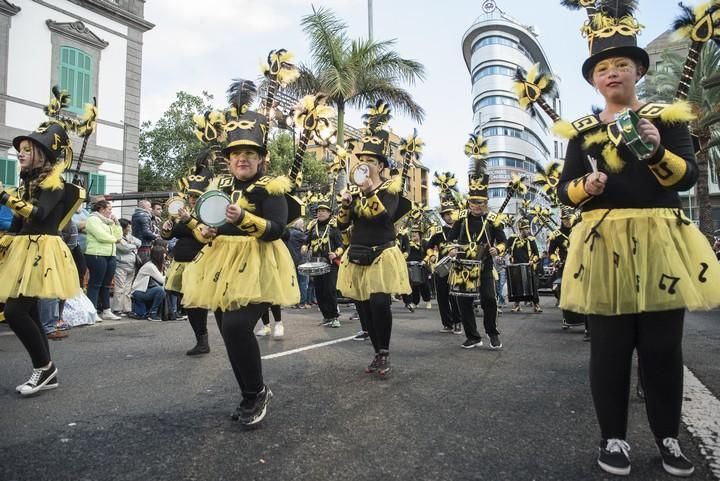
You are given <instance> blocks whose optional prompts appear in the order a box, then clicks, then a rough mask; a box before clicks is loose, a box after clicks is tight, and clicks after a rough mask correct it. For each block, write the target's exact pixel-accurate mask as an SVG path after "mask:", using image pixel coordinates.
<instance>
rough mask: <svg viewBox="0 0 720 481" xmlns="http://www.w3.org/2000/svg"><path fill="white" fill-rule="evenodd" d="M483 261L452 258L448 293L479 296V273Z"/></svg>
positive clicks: (477, 297)
mask: <svg viewBox="0 0 720 481" xmlns="http://www.w3.org/2000/svg"><path fill="white" fill-rule="evenodd" d="M482 268H483V261H475V260H469V259H454V260H453V261H452V267H451V269H450V275H449V277H448V284H449V285H450V295H451V296H459V297H472V298H475V299H479V298H480V273H481V272H482Z"/></svg>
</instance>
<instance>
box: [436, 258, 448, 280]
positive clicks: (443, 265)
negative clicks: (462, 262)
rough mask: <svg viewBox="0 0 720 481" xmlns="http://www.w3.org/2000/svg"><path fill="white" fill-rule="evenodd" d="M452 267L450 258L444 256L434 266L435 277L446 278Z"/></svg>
mask: <svg viewBox="0 0 720 481" xmlns="http://www.w3.org/2000/svg"><path fill="white" fill-rule="evenodd" d="M451 267H452V257H450V256H445V257H443V258H442V259H440V260H439V261H438V262H437V264H435V275H437V276H438V277H447V275H448V274H450V268H451Z"/></svg>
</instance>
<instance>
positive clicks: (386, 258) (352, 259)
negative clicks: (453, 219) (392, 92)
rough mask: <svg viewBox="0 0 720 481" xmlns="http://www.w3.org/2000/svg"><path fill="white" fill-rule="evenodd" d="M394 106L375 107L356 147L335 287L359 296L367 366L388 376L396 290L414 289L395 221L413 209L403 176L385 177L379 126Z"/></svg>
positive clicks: (384, 140) (385, 147)
mask: <svg viewBox="0 0 720 481" xmlns="http://www.w3.org/2000/svg"><path fill="white" fill-rule="evenodd" d="M389 117H390V109H389V108H388V106H387V105H386V104H384V103H382V102H378V104H377V105H376V106H375V107H374V108H372V109H371V113H370V115H369V116H368V122H367V124H368V134H367V135H366V136H365V137H364V138H363V139H362V148H361V150H360V151H359V152H357V153H356V155H357V158H358V161H359V164H358V165H357V167H355V169H354V170H353V173H352V174H351V177H352V178H353V179H352V180H353V182H355V184H356V185H354V186H352V187H351V188H350V189H345V190H344V191H343V192H342V203H341V206H340V210H339V212H338V228H339V229H340V230H344V229H346V228H347V227H348V226H349V225H350V224H351V223H352V224H353V229H352V236H351V238H350V246H349V248H348V250H347V252H345V254H344V255H343V258H342V261H341V263H340V270H339V272H338V281H337V288H338V290H339V291H340V292H341V293H342V295H343V296H345V297H348V298H350V299H354V300H355V301H357V304H356V305H357V307H358V314H359V315H360V319H362V320H363V321H364V323H365V325H366V326H367V330H368V333H369V335H370V340H371V341H372V344H373V348H374V349H375V356H374V358H373V360H372V362H371V363H370V365H369V366H368V367H367V368H366V370H365V371H366V372H368V373H371V372H377V373H378V374H379V375H380V376H383V377H385V376H388V375H389V374H390V371H391V367H390V360H389V353H390V334H391V331H392V313H391V311H390V304H391V302H392V299H391V295H392V294H410V292H412V291H411V289H410V281H409V280H408V272H407V265H406V264H405V257H404V256H403V254H402V252H401V251H400V248H399V247H398V246H397V245H396V244H395V226H394V224H393V223H394V222H395V221H396V220H397V219H399V218H400V217H402V216H403V215H405V214H406V213H407V212H409V211H410V208H411V207H412V206H411V204H410V201H408V200H407V199H405V198H404V197H402V192H401V190H402V180H401V178H400V176H397V177H395V178H393V179H392V180H384V179H383V178H382V177H381V173H382V171H383V169H385V168H388V167H389V163H388V152H389V148H390V142H389V133H388V132H387V131H386V130H382V129H381V127H382V126H383V125H384V124H385V123H386V122H387V121H388V119H389Z"/></svg>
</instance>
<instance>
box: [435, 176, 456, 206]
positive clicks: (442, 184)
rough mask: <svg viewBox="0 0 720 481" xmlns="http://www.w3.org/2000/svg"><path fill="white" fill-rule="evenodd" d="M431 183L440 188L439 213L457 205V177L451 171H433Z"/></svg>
mask: <svg viewBox="0 0 720 481" xmlns="http://www.w3.org/2000/svg"><path fill="white" fill-rule="evenodd" d="M432 184H433V185H434V186H435V187H437V188H438V189H439V190H440V213H441V214H444V213H446V212H452V211H454V210H456V209H457V208H458V205H457V194H458V187H457V179H456V178H455V174H454V173H452V172H441V173H438V172H435V176H434V178H433V181H432Z"/></svg>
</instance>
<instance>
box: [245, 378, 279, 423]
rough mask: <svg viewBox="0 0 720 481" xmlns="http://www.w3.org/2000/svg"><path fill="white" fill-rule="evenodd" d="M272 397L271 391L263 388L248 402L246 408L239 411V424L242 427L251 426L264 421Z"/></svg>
mask: <svg viewBox="0 0 720 481" xmlns="http://www.w3.org/2000/svg"><path fill="white" fill-rule="evenodd" d="M272 397H273V393H272V391H271V390H270V388H268V387H267V386H265V387H264V388H263V390H262V391H260V392H259V393H258V395H257V397H256V398H255V399H253V400H250V401H248V407H247V408H244V409H241V410H240V416H239V421H240V423H242V425H243V426H253V425H256V424H258V423H259V422H260V421H262V420H263V419H265V415H266V414H267V408H268V405H269V404H270V400H271V399H272ZM241 405H242V403H241Z"/></svg>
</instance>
